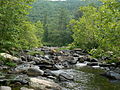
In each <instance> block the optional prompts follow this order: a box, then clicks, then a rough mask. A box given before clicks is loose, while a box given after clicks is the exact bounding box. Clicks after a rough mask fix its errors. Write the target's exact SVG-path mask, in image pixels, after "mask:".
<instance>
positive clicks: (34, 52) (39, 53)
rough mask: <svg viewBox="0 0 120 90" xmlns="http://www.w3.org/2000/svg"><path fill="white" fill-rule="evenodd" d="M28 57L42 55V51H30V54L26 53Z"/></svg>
mask: <svg viewBox="0 0 120 90" xmlns="http://www.w3.org/2000/svg"><path fill="white" fill-rule="evenodd" d="M27 54H28V55H32V56H34V55H36V54H37V55H44V52H42V51H30V52H28V53H27Z"/></svg>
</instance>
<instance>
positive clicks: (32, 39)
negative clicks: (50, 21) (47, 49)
mask: <svg viewBox="0 0 120 90" xmlns="http://www.w3.org/2000/svg"><path fill="white" fill-rule="evenodd" d="M33 1H34V0H17V1H16V0H9V1H8V0H2V1H0V31H1V32H0V48H5V49H7V50H8V51H10V50H11V49H12V48H13V47H15V48H19V49H22V48H32V47H37V46H39V45H41V42H40V41H41V38H40V40H38V38H37V36H36V32H37V30H38V29H39V27H38V26H37V24H35V25H34V24H33V23H31V22H29V21H28V20H27V15H28V14H29V9H30V8H31V6H30V5H31V4H32V2H33ZM39 32H40V30H39ZM38 43H40V44H38Z"/></svg>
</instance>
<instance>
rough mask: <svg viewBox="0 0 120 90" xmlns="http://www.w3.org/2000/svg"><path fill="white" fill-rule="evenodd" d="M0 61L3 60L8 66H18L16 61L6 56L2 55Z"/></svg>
mask: <svg viewBox="0 0 120 90" xmlns="http://www.w3.org/2000/svg"><path fill="white" fill-rule="evenodd" d="M0 61H3V64H4V65H7V66H10V67H14V66H16V65H17V64H16V63H14V62H13V61H10V60H7V59H6V58H4V57H2V56H0Z"/></svg>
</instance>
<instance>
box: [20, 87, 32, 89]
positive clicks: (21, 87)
mask: <svg viewBox="0 0 120 90" xmlns="http://www.w3.org/2000/svg"><path fill="white" fill-rule="evenodd" d="M20 90H34V89H29V88H26V87H21V88H20Z"/></svg>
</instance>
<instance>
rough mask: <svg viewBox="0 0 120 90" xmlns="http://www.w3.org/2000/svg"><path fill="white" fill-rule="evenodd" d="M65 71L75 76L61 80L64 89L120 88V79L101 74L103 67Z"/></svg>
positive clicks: (93, 89)
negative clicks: (68, 79)
mask: <svg viewBox="0 0 120 90" xmlns="http://www.w3.org/2000/svg"><path fill="white" fill-rule="evenodd" d="M63 72H66V73H68V74H69V75H72V76H74V80H73V81H64V82H63V81H62V82H59V84H60V85H61V86H62V87H64V88H63V90H120V81H115V80H109V79H107V78H106V77H103V76H102V75H100V74H101V73H103V72H104V71H103V70H101V69H94V68H90V67H81V68H77V69H66V70H63ZM7 77H8V76H7ZM8 78H9V77H8ZM13 90H20V87H13Z"/></svg>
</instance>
